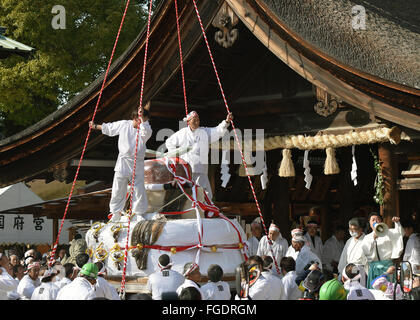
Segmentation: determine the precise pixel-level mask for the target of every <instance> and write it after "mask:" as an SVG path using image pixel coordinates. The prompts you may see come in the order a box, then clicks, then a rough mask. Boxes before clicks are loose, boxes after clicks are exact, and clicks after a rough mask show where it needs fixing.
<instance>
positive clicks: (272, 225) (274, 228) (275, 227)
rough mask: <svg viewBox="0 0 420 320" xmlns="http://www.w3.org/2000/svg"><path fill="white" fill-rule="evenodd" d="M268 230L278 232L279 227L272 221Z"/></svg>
mask: <svg viewBox="0 0 420 320" xmlns="http://www.w3.org/2000/svg"><path fill="white" fill-rule="evenodd" d="M268 230H273V231H277V232H280V229H279V227H277V226H276V225H275V224H273V223H272V224H271V225H270V228H269V229H268Z"/></svg>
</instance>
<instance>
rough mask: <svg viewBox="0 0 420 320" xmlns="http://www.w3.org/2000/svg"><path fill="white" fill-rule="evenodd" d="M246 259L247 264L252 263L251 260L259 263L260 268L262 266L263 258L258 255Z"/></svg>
mask: <svg viewBox="0 0 420 320" xmlns="http://www.w3.org/2000/svg"><path fill="white" fill-rule="evenodd" d="M248 261H249V265H251V264H253V263H251V261H253V262H255V263H257V264H259V265H260V267H261V270H262V268H263V267H264V261H263V259H261V257H260V256H251V257H249V259H248Z"/></svg>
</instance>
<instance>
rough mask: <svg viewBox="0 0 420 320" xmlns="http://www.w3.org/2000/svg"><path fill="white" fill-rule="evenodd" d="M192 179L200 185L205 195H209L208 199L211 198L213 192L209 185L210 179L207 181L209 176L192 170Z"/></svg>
mask: <svg viewBox="0 0 420 320" xmlns="http://www.w3.org/2000/svg"><path fill="white" fill-rule="evenodd" d="M192 181H194V183H196V184H198V185H199V186H200V187H202V188H203V189H204V191H205V192H206V194H207V196H208V197H209V199H210V200H211V198H212V197H213V192H212V191H211V185H210V181H209V177H208V175H207V173H194V172H193V174H192Z"/></svg>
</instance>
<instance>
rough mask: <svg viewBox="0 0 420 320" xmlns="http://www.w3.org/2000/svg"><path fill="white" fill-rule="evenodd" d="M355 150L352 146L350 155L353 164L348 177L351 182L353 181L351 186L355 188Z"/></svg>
mask: <svg viewBox="0 0 420 320" xmlns="http://www.w3.org/2000/svg"><path fill="white" fill-rule="evenodd" d="M355 149H356V146H355V145H353V146H352V147H351V153H352V159H353V162H352V164H351V172H350V176H351V180H352V181H353V184H354V185H355V186H356V185H357V164H356V157H355V156H354V153H355Z"/></svg>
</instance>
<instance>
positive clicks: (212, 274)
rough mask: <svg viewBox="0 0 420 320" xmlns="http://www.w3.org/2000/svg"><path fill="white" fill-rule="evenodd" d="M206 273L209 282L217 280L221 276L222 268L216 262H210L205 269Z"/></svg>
mask: <svg viewBox="0 0 420 320" xmlns="http://www.w3.org/2000/svg"><path fill="white" fill-rule="evenodd" d="M207 275H208V277H209V279H210V281H211V282H219V281H220V280H222V277H223V269H222V268H221V267H220V266H219V265H218V264H212V265H210V267H209V268H208V269H207Z"/></svg>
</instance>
